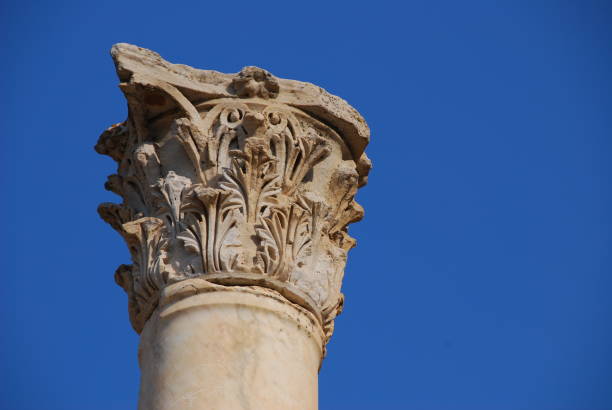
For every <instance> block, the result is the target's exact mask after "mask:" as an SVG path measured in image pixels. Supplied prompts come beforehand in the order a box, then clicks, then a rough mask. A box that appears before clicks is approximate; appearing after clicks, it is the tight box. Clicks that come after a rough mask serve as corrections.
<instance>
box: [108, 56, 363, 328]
mask: <svg viewBox="0 0 612 410" xmlns="http://www.w3.org/2000/svg"><path fill="white" fill-rule="evenodd" d="M130 47H133V46H130ZM139 50H142V49H139ZM114 51H115V53H116V54H118V53H117V50H116V49H114ZM119 51H121V50H119ZM142 52H147V53H151V52H149V51H147V50H145V51H142ZM114 57H115V60H116V63H117V65H118V73H119V76H120V78H121V77H122V76H123V77H124V78H122V80H124V81H123V82H122V84H121V88H122V90H123V91H124V93H125V95H126V97H127V100H128V106H129V116H128V120H127V121H126V122H124V123H121V124H117V125H114V126H112V127H110V128H109V129H108V130H106V131H105V132H104V133H103V134H102V135H101V136H100V139H99V141H98V144H97V145H96V150H97V151H98V152H99V153H101V154H106V155H109V156H111V157H112V158H113V159H115V160H116V161H117V163H118V171H117V173H116V174H114V175H111V176H110V177H109V178H108V181H107V183H106V188H107V189H108V190H110V191H112V192H114V193H116V194H118V195H119V196H121V198H123V202H122V203H121V204H112V203H104V204H101V205H100V207H99V213H100V215H101V217H102V218H103V219H104V220H105V221H107V222H108V223H109V224H110V225H111V226H112V227H113V228H114V229H116V230H117V231H118V232H119V233H120V234H121V235H122V236H123V238H124V239H125V241H126V243H127V245H128V247H129V250H130V253H131V257H132V264H131V265H121V266H120V267H119V268H118V269H117V272H116V275H115V277H116V281H117V283H118V284H119V285H121V286H122V287H123V288H124V289H125V291H126V292H127V294H128V299H129V311H130V319H131V322H132V325H133V326H134V328H135V329H136V331H137V332H140V331H141V330H142V329H143V327H144V324H145V322H146V320H147V319H148V318H149V316H150V315H151V313H152V312H153V310H154V309H155V308H156V306H157V303H158V299H159V296H160V292H161V291H162V290H163V289H164V287H165V286H167V285H169V284H172V283H176V282H179V281H182V280H185V279H189V278H194V277H200V278H203V279H206V280H208V281H210V282H212V283H217V284H221V285H231V286H240V285H243V286H262V287H266V288H269V289H273V290H275V291H278V292H279V293H280V294H282V295H283V296H284V297H286V298H287V299H289V300H290V301H291V302H293V303H296V304H298V305H300V306H302V307H303V308H306V309H308V310H309V311H310V312H312V313H313V314H314V315H315V316H316V317H317V318H318V319H319V320H320V323H321V325H322V327H323V329H324V330H325V332H326V336H327V338H329V337H330V336H331V333H332V331H333V320H334V318H335V316H336V315H337V314H338V313H339V312H340V310H341V307H342V301H343V296H342V294H341V292H340V287H341V284H342V277H343V274H344V267H345V263H346V257H347V252H348V250H349V249H351V248H352V247H353V246H354V245H355V241H354V240H353V239H352V238H351V237H350V236H349V235H348V233H347V226H348V224H350V223H351V222H355V221H357V220H359V219H361V217H362V216H363V211H362V208H361V207H360V206H359V205H358V204H357V203H356V202H355V200H354V196H355V193H356V191H357V188H358V186H359V185H360V184H363V183H364V182H365V175H366V174H367V172H363V169H360V167H361V168H364V165H363V162H364V158H365V157H360V158H358V160H355V158H354V152H352V151H351V147H350V146H349V145H348V144H347V143H346V142H345V140H344V139H343V137H342V135H341V134H340V133H339V132H337V131H336V130H335V129H334V127H333V124H330V123H329V121H327V122H325V121H321V120H319V119H317V118H316V117H315V116H313V115H311V113H308V112H306V111H305V110H302V109H300V108H296V107H295V106H292V105H290V104H286V103H283V102H280V101H278V100H276V98H277V96H278V95H279V93H280V94H282V92H283V90H282V86H281V85H282V84H281V85H279V81H278V80H277V79H276V78H275V77H273V76H272V75H271V74H269V73H268V72H266V71H265V70H261V69H258V68H256V67H247V68H246V69H244V70H243V71H242V72H241V73H239V74H237V75H235V76H233V77H232V78H231V79H230V80H229V83H228V86H227V89H229V90H230V91H228V93H231V94H230V95H229V96H221V97H220V98H210V96H207V97H209V98H203V96H202V94H197V93H193V92H191V93H190V92H187V91H185V90H184V89H181V88H180V87H177V86H176V84H172V81H167V80H166V81H164V78H161V79H160V78H153V77H147V76H142V75H139V74H138V72H137V70H132V72H130V73H129V75H128V78H126V74H125V72H122V71H121V70H122V69H123V67H122V65H121V64H120V63H121V55H119V56H117V55H114ZM162 61H163V60H162ZM165 64H169V63H165ZM181 67H183V66H181ZM191 70H193V69H191ZM224 76H227V75H224ZM282 81H288V80H282ZM205 97H206V96H205ZM365 161H367V159H365ZM367 165H368V164H366V168H367Z"/></svg>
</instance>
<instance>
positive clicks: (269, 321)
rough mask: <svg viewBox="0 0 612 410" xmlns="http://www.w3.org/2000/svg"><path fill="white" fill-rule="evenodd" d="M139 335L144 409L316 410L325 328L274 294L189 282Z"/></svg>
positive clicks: (168, 295) (167, 298) (170, 293)
mask: <svg viewBox="0 0 612 410" xmlns="http://www.w3.org/2000/svg"><path fill="white" fill-rule="evenodd" d="M163 293H164V295H163V296H162V299H161V301H160V306H159V308H158V309H157V310H156V311H155V312H154V313H153V315H152V316H151V318H150V319H149V320H148V321H147V324H146V326H145V328H144V330H143V332H142V334H141V340H140V347H139V354H138V357H139V361H140V368H141V374H142V376H141V387H140V401H139V408H140V409H141V410H169V409H177V410H185V409H190V410H200V409H201V410H209V409H222V410H242V409H250V410H315V409H316V408H317V396H318V392H317V387H318V381H317V370H318V367H319V363H320V360H321V354H322V352H321V346H322V341H323V333H322V331H321V328H320V326H319V324H318V323H317V320H316V318H315V317H314V315H313V314H312V313H310V312H308V311H307V310H306V309H303V308H300V307H299V306H297V305H294V304H292V303H290V302H288V301H287V300H286V299H285V298H283V297H282V296H280V295H277V294H276V292H273V291H267V290H266V289H262V288H252V287H244V286H234V287H225V286H220V285H212V284H210V283H208V282H206V281H205V280H203V279H190V280H186V281H182V282H179V283H176V284H174V285H170V286H169V287H167V288H166V289H165V290H164V292H163Z"/></svg>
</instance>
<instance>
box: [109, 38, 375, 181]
mask: <svg viewBox="0 0 612 410" xmlns="http://www.w3.org/2000/svg"><path fill="white" fill-rule="evenodd" d="M111 56H112V58H113V61H114V62H115V67H116V70H117V75H118V77H119V80H120V81H121V82H122V83H127V82H130V81H131V80H132V77H133V76H134V74H137V75H138V76H146V77H148V78H152V79H155V80H158V81H163V82H165V83H168V84H170V85H172V86H174V87H176V88H177V89H179V90H180V91H181V92H182V93H183V95H185V97H187V99H189V100H190V101H192V102H197V103H201V102H205V101H208V100H213V99H216V98H244V97H260V98H265V99H274V100H275V101H276V102H279V103H282V104H286V105H289V106H292V107H295V108H298V109H300V110H302V111H304V112H306V113H308V114H309V115H311V116H312V117H314V118H316V119H318V120H320V121H322V122H323V123H325V124H327V125H328V126H330V127H331V128H333V129H335V130H336V131H337V132H338V133H339V134H340V135H341V136H342V138H343V140H344V141H345V143H346V144H347V146H348V147H349V150H350V152H351V154H352V155H353V159H354V161H355V163H356V164H357V172H358V173H359V176H360V178H359V179H360V181H361V183H360V185H365V183H366V182H367V175H368V173H369V171H370V168H371V161H370V160H369V158H368V157H367V155H366V154H365V152H364V150H365V148H366V146H367V145H368V142H369V141H370V130H369V128H368V125H367V124H366V122H365V120H364V119H363V117H362V116H361V115H360V114H359V113H358V112H357V111H356V110H355V109H354V108H353V107H351V106H350V105H349V104H348V103H347V102H346V101H345V100H343V99H342V98H340V97H337V96H335V95H332V94H329V93H328V92H327V91H325V90H324V89H322V88H321V87H318V86H316V85H314V84H310V83H305V82H302V81H296V80H287V79H283V78H277V77H274V76H273V75H272V74H270V73H268V72H267V71H265V70H262V69H259V68H257V67H245V68H243V70H242V71H241V72H240V73H237V74H225V73H220V72H218V71H213V70H200V69H196V68H192V67H189V66H186V65H183V64H172V63H170V62H168V61H166V60H164V59H163V58H162V57H161V56H160V55H159V54H157V53H156V52H154V51H151V50H148V49H146V48H142V47H138V46H135V45H132V44H127V43H118V44H115V45H114V46H113V47H112V49H111ZM254 72H255V73H257V72H263V73H264V74H265V76H266V77H267V78H266V89H264V92H263V93H262V92H255V95H253V92H252V91H251V90H249V89H248V88H246V89H244V88H243V86H245V84H246V83H247V82H248V77H249V76H252V75H253V73H254ZM245 80H246V81H245ZM259 80H260V79H258V81H259Z"/></svg>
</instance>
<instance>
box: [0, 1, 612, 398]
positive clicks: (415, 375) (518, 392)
mask: <svg viewBox="0 0 612 410" xmlns="http://www.w3.org/2000/svg"><path fill="white" fill-rule="evenodd" d="M610 27H612V7H611V3H610V2H604V1H602V2H596V1H573V2H570V1H461V2H457V1H408V2H402V3H400V2H387V1H377V2H344V3H343V2H333V1H326V2H319V1H309V2H302V3H297V2H289V1H283V2H281V1H279V2H266V1H261V2H241V1H233V2H223V1H210V2H207V1H197V2H190V1H187V2H139V3H136V2H119V1H114V0H113V1H105V2H95V3H94V2H62V1H56V2H42V1H41V2H33V1H20V2H17V1H4V2H2V4H1V5H0V30H1V33H2V34H1V39H2V46H3V47H2V56H3V58H2V61H3V64H2V68H1V69H0V70H2V76H0V89H1V90H2V91H3V94H4V98H3V101H4V103H3V104H2V107H3V113H2V116H1V117H0V131H1V134H0V135H1V137H0V138H1V142H2V145H3V148H2V149H1V150H0V160H1V166H2V172H1V173H0V178H1V184H2V191H3V194H2V198H3V200H2V201H1V202H0V207H1V209H2V211H3V212H2V215H3V219H2V225H3V235H2V237H1V239H0V240H1V242H2V247H1V248H0V249H2V254H3V255H4V257H3V258H2V262H3V268H2V286H1V287H0V301H1V302H0V308H1V309H0V325H1V326H2V332H0V347H1V349H0V365H1V366H2V375H3V376H2V378H3V380H2V383H0V408H3V409H19V410H21V409H43V408H44V409H47V410H72V409H75V410H76V409H79V410H82V409H91V410H97V409H134V408H135V405H136V398H137V390H138V382H139V380H138V368H137V358H136V350H137V342H138V338H137V335H136V334H135V333H134V332H133V331H132V329H131V328H130V325H129V322H128V314H127V307H126V298H125V295H124V294H123V291H122V290H121V289H120V288H119V287H118V286H116V285H115V283H114V281H113V272H114V270H115V268H116V266H117V265H119V264H121V263H126V262H128V257H129V256H128V252H127V249H126V248H125V246H124V244H123V242H122V240H121V238H120V237H119V236H118V235H117V234H116V233H115V232H113V231H112V229H111V228H110V227H108V226H106V225H105V223H103V222H102V221H101V220H100V219H99V218H98V216H97V214H96V207H97V205H98V203H100V202H104V201H117V200H118V198H117V197H115V196H114V195H113V194H111V193H109V192H106V191H105V190H104V188H103V185H104V181H105V179H106V176H107V175H108V174H111V173H113V172H114V164H113V162H112V160H111V159H109V158H106V157H102V156H100V155H98V154H96V153H95V152H94V150H93V145H94V144H95V142H96V140H97V137H98V135H99V134H100V133H101V132H102V131H103V130H104V129H105V128H106V127H107V126H109V125H110V124H113V123H116V122H120V121H122V120H123V119H125V117H126V104H125V102H124V99H123V97H122V95H121V93H120V91H119V89H118V88H117V79H116V76H115V73H114V68H113V65H112V62H111V59H110V57H109V54H108V51H109V49H110V46H111V45H112V44H113V43H116V42H130V43H134V44H137V45H140V46H143V47H147V48H151V49H153V50H155V51H157V52H159V53H160V54H161V55H162V56H164V57H165V58H166V59H168V60H170V61H173V62H178V63H184V64H189V65H192V66H195V67H199V68H208V69H215V70H218V71H224V72H237V71H239V70H240V68H241V67H242V66H246V65H258V66H261V67H263V68H266V69H268V70H269V71H271V72H272V73H274V74H275V75H277V76H280V77H286V78H293V79H299V80H302V81H309V82H313V83H315V84H317V85H320V86H322V87H324V88H325V89H327V90H328V91H330V92H332V93H334V94H337V95H339V96H341V97H343V98H345V99H346V100H348V101H349V102H350V103H351V104H352V105H353V106H354V107H355V108H357V109H358V110H359V111H360V112H361V113H362V114H363V116H364V117H365V118H366V120H367V121H368V123H369V125H370V128H371V130H372V142H371V145H370V146H369V148H368V154H369V155H370V157H371V158H372V159H373V161H374V170H373V172H372V174H371V177H370V185H368V186H367V187H366V188H364V189H363V190H362V191H361V192H360V194H359V197H358V199H359V202H360V203H361V204H362V205H363V206H364V207H365V209H366V218H365V220H364V221H362V222H360V223H359V224H355V225H353V226H352V227H351V234H352V235H353V236H355V237H356V238H357V239H358V241H359V244H358V247H357V248H356V249H354V250H353V251H352V252H351V254H350V257H349V263H348V266H347V269H346V276H345V282H344V288H343V290H344V293H345V294H346V305H345V309H344V313H343V314H342V315H341V316H340V317H339V318H338V319H337V322H336V334H335V335H334V338H333V339H332V341H331V343H330V345H329V355H328V357H327V358H326V360H325V362H324V364H323V368H322V370H321V373H320V408H321V410H336V409H340V410H342V409H351V410H353V409H355V410H357V409H418V410H548V409H550V410H553V409H554V410H604V409H610V408H612V388H611V386H612V347H611V346H612V297H610V293H611V291H612V277H611V273H612V258H611V254H612V252H611V251H612V238H611V237H612V229H611V228H612V218H611V212H610V211H611V210H612V192H611V191H612V188H611V187H612V185H611V183H610V182H611V181H610V179H611V177H612V162H611V161H610V157H611V154H612V138H611V137H612V115H611V113H612V76H611V75H610V73H611V72H612V51H611V48H610V39H611V38H612V33H611V29H610ZM7 97H8V98H7Z"/></svg>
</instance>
